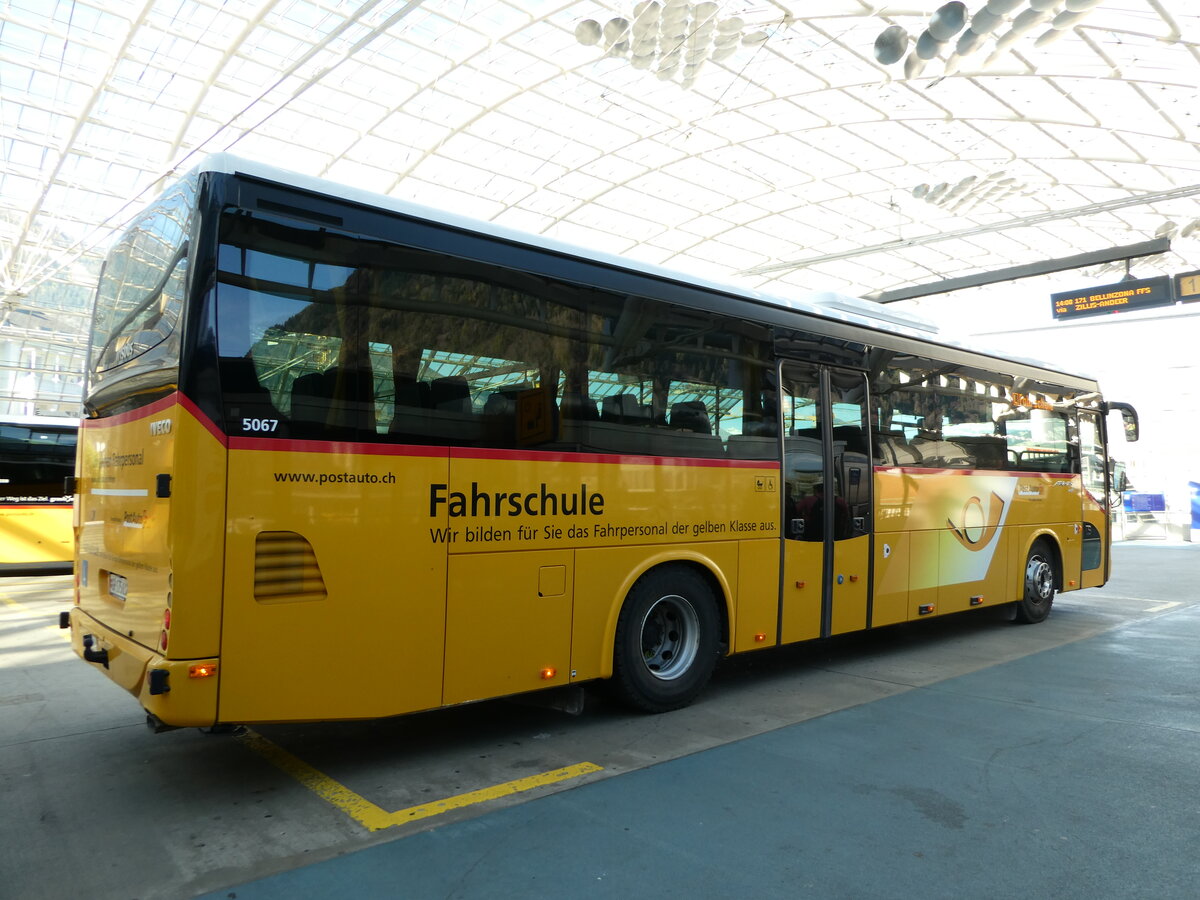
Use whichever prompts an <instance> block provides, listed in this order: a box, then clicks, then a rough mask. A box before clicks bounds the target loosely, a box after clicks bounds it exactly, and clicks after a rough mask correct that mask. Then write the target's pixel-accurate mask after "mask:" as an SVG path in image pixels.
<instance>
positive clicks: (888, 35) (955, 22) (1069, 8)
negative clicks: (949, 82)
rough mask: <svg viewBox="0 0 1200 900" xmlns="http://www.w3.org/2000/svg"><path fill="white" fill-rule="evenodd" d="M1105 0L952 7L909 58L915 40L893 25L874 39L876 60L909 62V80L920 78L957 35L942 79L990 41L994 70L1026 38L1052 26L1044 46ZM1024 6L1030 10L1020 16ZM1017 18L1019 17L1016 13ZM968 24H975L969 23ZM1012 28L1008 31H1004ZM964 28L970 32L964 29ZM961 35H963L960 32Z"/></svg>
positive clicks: (938, 14) (1010, 0) (1011, 0)
mask: <svg viewBox="0 0 1200 900" xmlns="http://www.w3.org/2000/svg"><path fill="white" fill-rule="evenodd" d="M1103 2H1104V0H986V3H985V4H984V5H983V6H981V7H979V8H978V9H977V10H976V11H975V13H974V14H970V13H969V11H968V9H967V7H966V5H965V4H964V3H961V2H958V0H955V2H953V3H947V4H945V5H943V6H941V7H939V8H938V9H937V10H935V11H934V13H933V14H932V15H931V16H930V17H929V24H928V26H927V27H926V29H925V30H924V31H923V32H921V34H920V35H918V37H917V38H916V46H915V48H914V49H913V51H912V52H911V53H909V54H908V56H907V58H904V54H905V52H906V51H907V49H908V45H909V42H910V37H909V35H908V32H906V31H905V30H904V28H902V27H901V26H899V25H891V26H888V27H887V28H885V29H884V30H883V32H881V33H880V35H879V36H878V37H877V38H876V39H875V48H874V56H875V61H876V62H878V63H879V64H880V65H883V66H890V65H892V64H893V63H897V62H899V61H900V59H901V58H904V76H905V77H906V78H915V77H917V76H918V75H920V74H921V73H922V72H923V71H924V69H925V66H926V64H927V63H928V62H929V61H931V60H933V59H936V58H938V57H940V56H941V55H942V53H943V51H944V50H945V49H946V48H947V47H949V46H950V42H951V41H952V40H953V39H954V37H955V36H956V35H958V40H957V41H955V43H954V45H953V49H951V50H950V52H949V54H948V55H947V56H946V61H945V68H944V70H943V73H942V74H943V76H945V75H953V74H955V73H956V72H957V71H958V70H959V69H960V68H961V66H962V63H963V59H964V58H965V57H967V56H970V55H971V54H972V53H975V52H976V51H977V50H979V49H980V48H981V47H983V46H984V45H985V44H986V43H987V42H988V41H989V40H994V41H995V43H994V46H993V47H992V52H991V53H990V54H989V55H988V57H987V59H986V60H985V62H984V63H983V67H984V68H986V67H988V66H991V65H992V64H993V63H995V62H996V61H997V60H999V59H1000V58H1002V57H1003V56H1004V55H1005V54H1006V53H1008V52H1009V51H1010V50H1012V48H1013V47H1015V46H1016V45H1017V44H1018V43H1019V42H1020V41H1021V39H1022V38H1024V37H1025V36H1026V35H1028V34H1029V33H1030V32H1031V31H1033V30H1034V29H1036V28H1038V27H1039V26H1041V25H1044V24H1046V23H1047V22H1049V23H1050V28H1049V30H1047V31H1045V32H1043V33H1042V34H1041V35H1040V36H1039V37H1038V38H1037V40H1036V41H1034V46H1035V47H1044V46H1046V45H1047V44H1049V43H1052V42H1054V41H1056V40H1058V39H1059V38H1061V37H1063V36H1064V35H1065V34H1067V33H1068V32H1069V31H1072V30H1073V29H1075V28H1077V27H1078V26H1079V25H1081V24H1082V23H1083V20H1084V19H1086V18H1087V17H1088V16H1089V15H1090V14H1091V13H1092V10H1094V9H1095V8H1096V7H1097V6H1099V5H1100V4H1101V3H1103ZM1022 5H1024V6H1025V7H1026V8H1025V9H1023V10H1021V11H1020V12H1017V10H1018V9H1019V8H1020V7H1021V6H1022ZM1014 14H1015V15H1014ZM968 20H969V22H970V24H969V25H968V24H967V23H968ZM1005 24H1008V28H1007V30H1005V29H1004V26H1005ZM964 28H965V30H964ZM960 32H961V34H959V33H960Z"/></svg>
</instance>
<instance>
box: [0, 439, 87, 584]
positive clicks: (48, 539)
mask: <svg viewBox="0 0 1200 900" xmlns="http://www.w3.org/2000/svg"><path fill="white" fill-rule="evenodd" d="M78 430H79V424H78V422H77V421H76V420H74V419H64V418H55V417H52V416H3V417H0V573H3V574H16V573H30V572H69V571H71V563H72V560H73V559H74V556H75V548H74V535H73V534H72V532H71V501H72V497H71V495H70V494H68V493H66V490H65V488H64V484H65V482H66V479H67V478H68V477H69V476H71V475H73V474H74V473H75V439H76V433H77V432H78Z"/></svg>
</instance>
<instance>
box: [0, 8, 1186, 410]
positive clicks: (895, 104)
mask: <svg viewBox="0 0 1200 900" xmlns="http://www.w3.org/2000/svg"><path fill="white" fill-rule="evenodd" d="M1198 84H1200V6H1198V5H1197V4H1196V2H1195V0H968V2H965V3H963V2H951V3H945V4H939V3H938V2H937V0H916V2H907V3H901V4H891V3H882V2H878V0H815V2H814V0H700V2H690V0H642V2H632V0H628V2H597V0H408V2H403V0H0V160H2V166H0V412H3V411H4V405H5V401H9V402H10V406H12V409H11V411H13V412H34V411H35V410H34V409H33V408H30V405H31V404H34V405H38V404H40V405H38V409H37V411H63V410H66V408H67V407H68V406H69V405H70V402H71V401H72V400H73V399H77V394H78V385H77V380H76V375H77V373H78V371H79V370H80V369H81V368H82V357H81V352H80V349H79V348H80V346H81V343H82V337H81V336H82V332H83V329H84V327H85V325H84V323H85V321H86V317H87V313H88V305H89V303H90V291H91V282H92V280H94V277H95V263H96V260H97V259H98V257H99V255H100V254H102V253H103V250H104V249H105V247H106V246H107V244H108V242H109V241H110V240H111V238H112V235H113V233H114V230H115V229H119V228H120V227H121V226H122V225H123V224H124V223H125V221H126V220H127V218H128V217H129V216H130V215H132V214H133V213H134V212H135V211H136V209H137V208H138V207H139V206H140V205H142V204H143V203H144V202H146V201H147V200H149V199H150V197H151V196H152V195H153V194H154V193H155V192H156V191H157V190H159V189H160V188H161V187H162V185H163V183H164V180H165V179H167V178H169V177H170V176H171V174H173V173H176V172H179V171H182V170H183V169H186V168H189V167H190V166H191V165H192V164H193V163H195V162H196V161H198V158H199V156H200V155H202V154H206V153H210V152H219V151H226V150H228V151H231V152H233V153H236V154H238V155H239V156H242V157H247V158H251V159H257V160H261V161H263V162H268V163H270V164H272V165H276V166H280V167H283V168H288V169H293V170H296V171H299V172H302V173H305V174H308V175H314V176H320V177H323V178H327V179H331V180H334V181H338V182H341V183H344V184H347V185H350V186H353V187H357V188H362V189H366V190H370V191H374V192H379V193H384V194H389V195H392V196H395V197H398V198H402V199H405V200H411V201H415V202H419V203H422V204H426V205H429V206H434V207H438V208H442V209H446V210H449V211H451V212H455V213H460V214H464V215H468V216H472V217H474V218H479V219H484V220H487V221H490V222H494V223H496V224H498V225H502V226H505V227H510V228H515V229H519V230H523V231H527V232H532V233H535V234H539V235H542V236H545V237H548V238H553V239H556V240H561V241H566V242H569V243H572V244H580V245H584V246H587V247H592V248H595V249H597V250H600V251H604V252H607V253H613V254H617V255H621V256H626V257H631V258H633V259H636V260H640V261H644V262H649V263H653V264H657V265H663V266H666V267H669V268H671V269H677V270H682V271H685V272H689V273H694V274H696V275H697V276H701V277H705V278H716V279H719V280H722V281H735V282H738V283H741V284H743V285H745V286H746V287H747V288H754V289H760V290H763V291H765V292H768V293H772V294H783V295H787V294H790V293H794V292H799V291H813V290H832V291H838V292H841V293H846V294H854V295H869V294H872V293H878V292H883V291H889V290H894V289H897V288H902V287H905V286H908V285H914V284H922V283H926V282H934V281H939V280H942V279H949V278H956V277H962V276H967V275H971V274H975V273H980V272H986V271H989V270H996V269H1002V268H1005V267H1009V266H1014V265H1021V264H1027V263H1033V262H1037V261H1040V260H1044V259H1047V258H1053V257H1062V256H1070V255H1072V254H1077V253H1082V252H1086V251H1092V250H1101V249H1104V248H1109V247H1114V246H1123V245H1128V244H1136V243H1140V242H1144V241H1148V240H1151V239H1153V238H1155V237H1170V238H1171V241H1172V247H1171V252H1169V253H1166V254H1163V255H1161V256H1157V257H1151V258H1150V259H1149V260H1148V261H1145V262H1140V263H1139V264H1138V273H1139V274H1141V275H1149V274H1158V273H1163V274H1165V273H1176V272H1184V271H1189V270H1195V269H1200V243H1198V241H1200V202H1198V198H1200V102H1198V98H1197V93H1198V89H1197V85H1198ZM1118 270H1119V271H1118ZM1123 271H1124V267H1123V265H1122V264H1120V263H1114V264H1110V269H1109V271H1108V272H1107V273H1105V272H1100V271H1098V270H1097V269H1095V268H1093V269H1092V270H1089V272H1088V275H1089V277H1094V278H1095V279H1097V280H1098V281H1105V280H1108V281H1116V280H1117V279H1118V278H1119V277H1120V273H1121V272H1123ZM72 392H74V394H73V393H72ZM59 395H61V396H59ZM18 400H20V401H23V402H24V404H25V405H24V406H20V404H19V403H17V402H16V401H18ZM18 407H19V408H18Z"/></svg>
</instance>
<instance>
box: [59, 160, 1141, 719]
mask: <svg viewBox="0 0 1200 900" xmlns="http://www.w3.org/2000/svg"><path fill="white" fill-rule="evenodd" d="M85 405H86V409H87V419H86V420H85V421H84V423H83V427H82V430H81V444H80V454H79V470H78V484H77V490H78V493H77V496H76V504H75V511H76V521H75V527H76V534H77V547H78V549H77V560H76V566H77V581H78V590H77V595H76V597H75V604H74V607H73V609H72V610H71V612H70V614H69V615H67V616H64V620H63V625H64V627H70V628H71V630H72V639H73V643H74V646H75V648H76V650H77V652H78V653H79V654H80V655H81V656H82V657H83V658H84V659H86V660H88V661H89V662H90V663H91V664H92V665H94V666H95V667H96V668H97V669H98V670H99V671H103V672H104V673H105V674H106V675H107V676H108V677H109V678H111V679H112V680H113V681H115V682H116V683H117V684H119V685H120V686H122V687H123V688H125V689H126V690H128V691H129V692H130V693H132V694H133V695H134V696H136V697H137V698H138V700H139V702H140V703H141V704H142V706H143V707H144V708H145V709H146V711H147V713H148V715H149V721H150V723H151V724H152V725H154V726H156V727H164V726H211V725H221V724H234V723H250V722H283V721H305V720H329V719H348V718H368V717H378V716H390V715H396V714H400V713H408V712H414V711H418V710H428V709H433V708H437V707H442V706H446V705H450V704H459V703H466V702H470V701H475V700H481V699H485V698H492V697H500V696H506V695H512V694H519V693H523V692H528V691H534V690H538V689H542V688H552V687H563V686H568V685H579V684H582V683H585V682H592V681H597V680H602V679H607V680H610V682H611V685H612V687H613V688H615V690H616V692H617V693H618V694H619V695H620V696H621V697H622V698H624V700H626V701H628V702H629V703H630V704H632V705H633V706H635V707H637V708H640V709H644V710H648V711H664V710H669V709H674V708H677V707H680V706H683V705H685V704H687V703H689V702H691V701H692V700H693V699H694V698H695V697H696V696H697V694H698V693H699V692H700V690H701V689H702V688H703V686H704V684H705V683H706V682H707V680H708V678H709V676H710V674H711V673H712V671H713V669H714V666H715V665H716V664H717V662H718V660H719V658H721V657H723V656H725V655H728V654H735V653H748V652H756V651H760V650H764V649H766V648H770V647H778V646H781V645H784V644H792V643H796V642H800V641H809V640H813V639H818V638H824V637H828V636H831V635H837V634H844V633H847V632H853V631H859V630H863V629H868V628H879V627H882V626H886V625H891V624H895V623H899V622H907V621H910V620H915V619H920V618H923V617H933V616H938V615H945V614H947V613H954V612H958V611H961V610H967V609H970V608H972V607H977V606H1005V607H1007V608H1009V609H1011V610H1012V612H1013V615H1014V617H1015V618H1016V619H1018V620H1020V621H1025V622H1036V621H1040V620H1041V619H1044V618H1045V617H1046V615H1047V614H1048V613H1049V611H1050V607H1051V603H1052V601H1053V599H1054V596H1055V594H1056V592H1058V591H1070V590H1075V589H1078V588H1083V587H1095V586H1099V585H1102V584H1104V582H1105V580H1106V579H1107V575H1108V566H1109V524H1108V523H1109V518H1108V491H1109V486H1108V462H1107V460H1108V452H1107V439H1108V435H1107V431H1106V418H1105V413H1106V412H1107V411H1108V410H1109V409H1110V408H1116V407H1119V406H1121V405H1119V404H1106V403H1105V402H1104V401H1103V400H1102V398H1101V396H1100V393H1099V388H1098V386H1097V385H1096V383H1095V382H1094V381H1093V380H1091V379H1089V378H1087V377H1083V376H1080V375H1075V374H1070V373H1066V372H1061V371H1058V370H1056V369H1054V368H1053V367H1050V366H1047V365H1044V364H1039V363H1035V362H1031V361H1021V360H1013V359H1007V358H1004V357H1002V356H1000V355H996V354H987V353H981V352H978V351H974V350H971V349H969V348H966V347H963V346H959V345H957V344H956V343H954V342H953V341H951V340H949V339H946V338H944V337H943V336H941V335H939V334H938V333H937V331H936V329H933V328H930V327H928V326H925V325H922V324H921V323H919V322H917V321H916V320H910V319H909V318H907V317H905V316H903V315H894V314H890V313H888V312H887V311H886V310H884V309H881V308H879V307H878V306H876V305H873V304H867V303H863V302H861V301H854V300H849V299H845V298H838V297H830V296H821V297H813V298H806V299H788V298H772V297H766V296H758V295H754V294H751V293H747V292H745V291H740V290H738V289H735V288H731V287H729V286H720V285H716V284H710V283H707V282H703V281H698V280H695V279H690V278H687V277H684V276H682V275H680V274H678V273H672V272H669V271H666V270H660V269H656V268H654V267H651V266H646V265H641V264H637V263H633V262H630V261H628V260H619V259H615V258H610V257H605V256H603V255H600V254H596V253H591V252H588V251H585V250H581V249H579V248H573V247H567V246H564V245H558V244H555V243H552V242H550V241H546V240H543V239H539V238H535V237H531V236H528V235H520V234H516V233H513V232H509V231H506V230H504V229H502V228H499V227H496V226H493V225H489V224H482V223H478V222H471V221H466V220H460V219H457V218H455V217H453V216H450V215H447V214H443V213H436V212H433V211H431V210H428V209H423V208H416V207H412V206H408V205H406V204H404V203H402V202H400V201H397V200H394V199H392V198H387V197H381V196H374V195H367V194H364V193H359V192H355V191H351V190H349V189H345V188H341V187H338V186H336V185H332V184H329V183H327V182H320V181H316V180H312V179H305V178H300V177H298V176H291V175H287V174H285V173H280V172H276V171H273V170H270V169H266V168H263V167H261V166H258V165H255V164H250V163H246V162H241V161H238V160H235V159H232V158H230V157H215V158H214V159H212V160H210V161H209V163H208V164H206V165H205V166H204V167H202V168H200V169H199V170H197V171H196V172H194V173H192V174H191V175H190V176H188V177H186V178H184V179H183V180H182V181H180V182H179V183H178V184H177V185H176V186H174V187H173V188H171V189H170V190H168V191H167V192H166V193H165V194H164V195H163V196H162V198H161V199H159V200H158V201H157V202H156V203H155V204H154V205H153V206H152V207H151V208H150V209H148V210H147V211H146V212H145V214H144V215H143V216H142V217H141V218H140V219H139V220H138V221H136V222H135V223H134V224H133V225H132V227H131V228H130V229H129V230H128V232H127V233H126V235H125V236H124V238H123V239H122V240H121V241H120V242H119V243H118V244H117V245H116V246H115V247H114V248H113V250H112V251H111V253H110V254H109V257H108V260H107V263H106V266H105V268H104V271H103V274H102V276H101V281H100V286H99V291H98V296H97V303H96V311H95V321H94V327H93V333H92V345H91V356H90V361H89V371H88V386H87V391H86V398H85ZM1122 411H1123V414H1124V415H1125V416H1126V418H1127V420H1128V436H1130V437H1136V419H1135V418H1134V414H1133V411H1132V410H1131V409H1129V408H1128V407H1124V408H1123V410H1122Z"/></svg>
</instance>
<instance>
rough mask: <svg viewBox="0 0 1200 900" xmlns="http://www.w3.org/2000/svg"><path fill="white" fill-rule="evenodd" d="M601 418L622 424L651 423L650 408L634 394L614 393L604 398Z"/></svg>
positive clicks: (604, 420) (603, 420)
mask: <svg viewBox="0 0 1200 900" xmlns="http://www.w3.org/2000/svg"><path fill="white" fill-rule="evenodd" d="M600 420H601V421H602V422H616V423H618V424H621V425H649V424H650V410H648V409H646V408H645V407H644V406H642V404H641V401H639V400H638V398H637V397H635V396H634V395H633V394H629V393H625V394H612V395H610V396H608V397H605V398H604V401H603V403H602V407H601V411H600Z"/></svg>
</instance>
